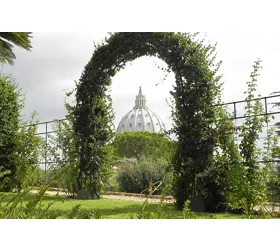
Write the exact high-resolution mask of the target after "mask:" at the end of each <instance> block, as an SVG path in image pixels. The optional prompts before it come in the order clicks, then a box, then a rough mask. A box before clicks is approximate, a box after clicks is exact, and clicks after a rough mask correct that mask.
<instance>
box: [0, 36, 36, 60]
mask: <svg viewBox="0 0 280 250" xmlns="http://www.w3.org/2000/svg"><path fill="white" fill-rule="evenodd" d="M30 38H32V37H31V33H30V32H0V63H9V64H10V65H13V62H14V59H15V58H16V56H15V54H14V52H13V48H14V45H16V46H18V47H20V48H23V49H25V50H28V51H30V50H31V48H32V46H31V42H30Z"/></svg>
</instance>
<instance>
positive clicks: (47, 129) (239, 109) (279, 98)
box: [32, 95, 280, 172]
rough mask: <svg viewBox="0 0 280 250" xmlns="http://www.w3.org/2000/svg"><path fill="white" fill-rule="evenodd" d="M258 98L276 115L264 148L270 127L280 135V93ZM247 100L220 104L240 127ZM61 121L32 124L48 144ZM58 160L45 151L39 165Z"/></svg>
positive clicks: (268, 112) (263, 136) (266, 112)
mask: <svg viewBox="0 0 280 250" xmlns="http://www.w3.org/2000/svg"><path fill="white" fill-rule="evenodd" d="M255 100H258V101H260V102H262V104H263V107H264V113H262V114H261V116H274V119H273V120H272V119H271V121H270V122H268V123H267V124H265V126H264V128H263V132H262V133H261V134H260V137H259V141H258V145H259V147H260V148H262V144H263V142H264V140H265V139H266V138H267V132H268V129H269V128H270V127H275V128H276V130H275V133H276V134H277V135H278V136H280V126H279V127H278V126H275V124H276V123H280V109H279V107H278V108H277V107H275V105H274V103H277V102H279V103H280V95H273V96H266V97H260V96H259V97H258V98H256V99H252V100H251V101H255ZM246 103H247V101H245V100H242V101H235V102H228V103H222V104H218V105H220V106H223V107H227V110H228V111H229V112H230V113H231V114H232V115H233V118H232V119H233V120H234V124H235V127H236V128H238V127H239V126H241V125H242V124H243V123H244V121H245V119H246V118H247V117H248V116H246V115H245V106H246ZM61 121H67V119H58V120H52V121H46V122H40V123H37V124H32V125H34V126H38V133H37V135H38V136H41V137H42V138H43V139H44V141H45V145H46V146H48V145H49V143H50V139H51V137H52V135H55V133H56V131H55V130H54V129H53V127H54V124H55V123H58V127H60V126H59V124H60V122H61ZM238 133H239V132H238V130H236V133H235V141H236V143H237V144H239V140H238ZM260 161H261V160H260ZM274 162H275V163H278V164H279V163H280V160H278V159H275V160H274ZM55 164H56V161H53V160H51V159H50V157H49V156H48V155H47V152H46V153H45V156H44V157H41V160H40V162H39V165H40V166H41V168H42V169H44V170H45V172H46V171H47V170H48V169H50V167H51V166H53V165H55Z"/></svg>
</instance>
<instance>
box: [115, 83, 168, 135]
mask: <svg viewBox="0 0 280 250" xmlns="http://www.w3.org/2000/svg"><path fill="white" fill-rule="evenodd" d="M165 130H166V129H165V125H164V123H163V121H162V120H161V119H160V117H159V116H158V115H157V114H156V113H154V112H153V111H151V110H150V109H148V107H147V105H146V97H145V96H144V95H143V94H142V89H141V87H140V88H139V93H138V95H137V96H136V99H135V106H134V107H133V109H132V110H130V111H129V112H128V113H127V114H126V115H125V116H124V117H123V118H122V119H121V121H120V123H119V126H118V129H117V133H118V134H121V133H124V132H127V131H148V132H151V133H163V132H164V131H165Z"/></svg>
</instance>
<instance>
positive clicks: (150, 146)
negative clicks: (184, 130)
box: [113, 131, 177, 160]
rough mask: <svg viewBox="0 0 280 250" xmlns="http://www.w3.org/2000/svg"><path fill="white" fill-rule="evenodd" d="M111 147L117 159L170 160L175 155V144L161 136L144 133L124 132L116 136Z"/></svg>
mask: <svg viewBox="0 0 280 250" xmlns="http://www.w3.org/2000/svg"><path fill="white" fill-rule="evenodd" d="M113 147H114V148H115V151H116V154H117V155H118V156H119V157H122V158H123V157H126V158H136V159H137V160H139V159H140V158H141V157H146V158H147V157H149V158H150V157H151V158H164V159H166V160H170V159H171V158H172V156H173V154H174V153H175V150H176V147H177V143H176V141H171V140H169V139H168V138H166V137H165V136H164V135H162V134H158V133H150V132H146V131H135V132H125V133H122V134H117V135H116V136H115V138H114V142H113Z"/></svg>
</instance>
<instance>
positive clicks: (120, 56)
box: [74, 32, 220, 208]
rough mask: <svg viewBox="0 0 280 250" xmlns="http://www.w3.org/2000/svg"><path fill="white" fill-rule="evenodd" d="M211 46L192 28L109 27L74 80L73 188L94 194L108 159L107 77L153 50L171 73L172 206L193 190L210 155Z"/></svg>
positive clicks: (215, 80) (215, 85)
mask: <svg viewBox="0 0 280 250" xmlns="http://www.w3.org/2000/svg"><path fill="white" fill-rule="evenodd" d="M214 51H215V46H211V45H205V43H204V41H203V40H200V39H199V38H198V36H197V35H196V34H188V33H173V32H167V33H162V32H152V33H141V32H127V33H111V34H110V37H109V38H106V39H105V41H103V42H102V43H101V44H98V45H96V46H95V51H94V53H93V56H92V58H91V60H90V61H89V63H88V64H87V65H86V66H85V69H84V71H83V73H82V76H81V78H80V80H79V84H78V86H77V93H76V106H75V110H74V113H75V119H76V120H75V122H74V127H75V133H76V135H77V145H76V146H77V150H78V152H79V171H78V172H79V173H78V188H79V189H84V188H86V189H88V190H90V193H91V196H92V197H93V198H95V197H96V198H98V197H99V192H100V185H101V183H102V182H101V177H100V174H99V173H100V170H101V169H102V168H103V167H104V166H105V165H106V164H107V165H108V163H109V161H110V158H111V157H110V153H109V152H108V151H106V150H107V147H106V146H107V145H108V143H109V142H110V141H111V139H112V138H113V136H114V133H113V126H112V121H113V112H112V102H111V98H110V95H109V93H108V88H109V86H110V84H111V77H113V76H114V75H115V74H116V73H117V72H118V71H119V70H120V69H122V68H124V67H125V64H126V63H127V62H129V61H133V60H135V59H136V58H139V57H141V56H156V57H158V58H160V59H162V60H163V61H165V62H166V64H167V65H168V70H169V71H173V72H174V74H175V80H176V85H175V86H174V89H173V91H172V92H171V95H172V97H173V100H174V103H173V111H172V116H173V130H172V132H174V133H175V134H176V136H177V139H178V150H177V156H176V160H175V161H174V170H175V179H176V184H175V185H174V191H175V196H176V199H177V205H178V208H183V206H184V203H185V201H186V200H187V199H188V198H189V197H190V196H192V195H199V190H196V188H195V187H196V185H195V183H196V178H197V174H199V173H200V172H202V171H203V170H204V169H205V168H207V167H209V165H210V162H211V161H212V157H213V148H214V141H215V139H214V138H215V130H214V128H213V126H212V125H213V123H214V119H215V112H214V111H213V109H212V108H211V106H213V105H214V104H215V100H216V95H217V94H218V93H219V88H220V84H219V77H218V76H216V73H217V70H218V68H219V65H220V64H219V63H218V64H216V63H215V54H214Z"/></svg>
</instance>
